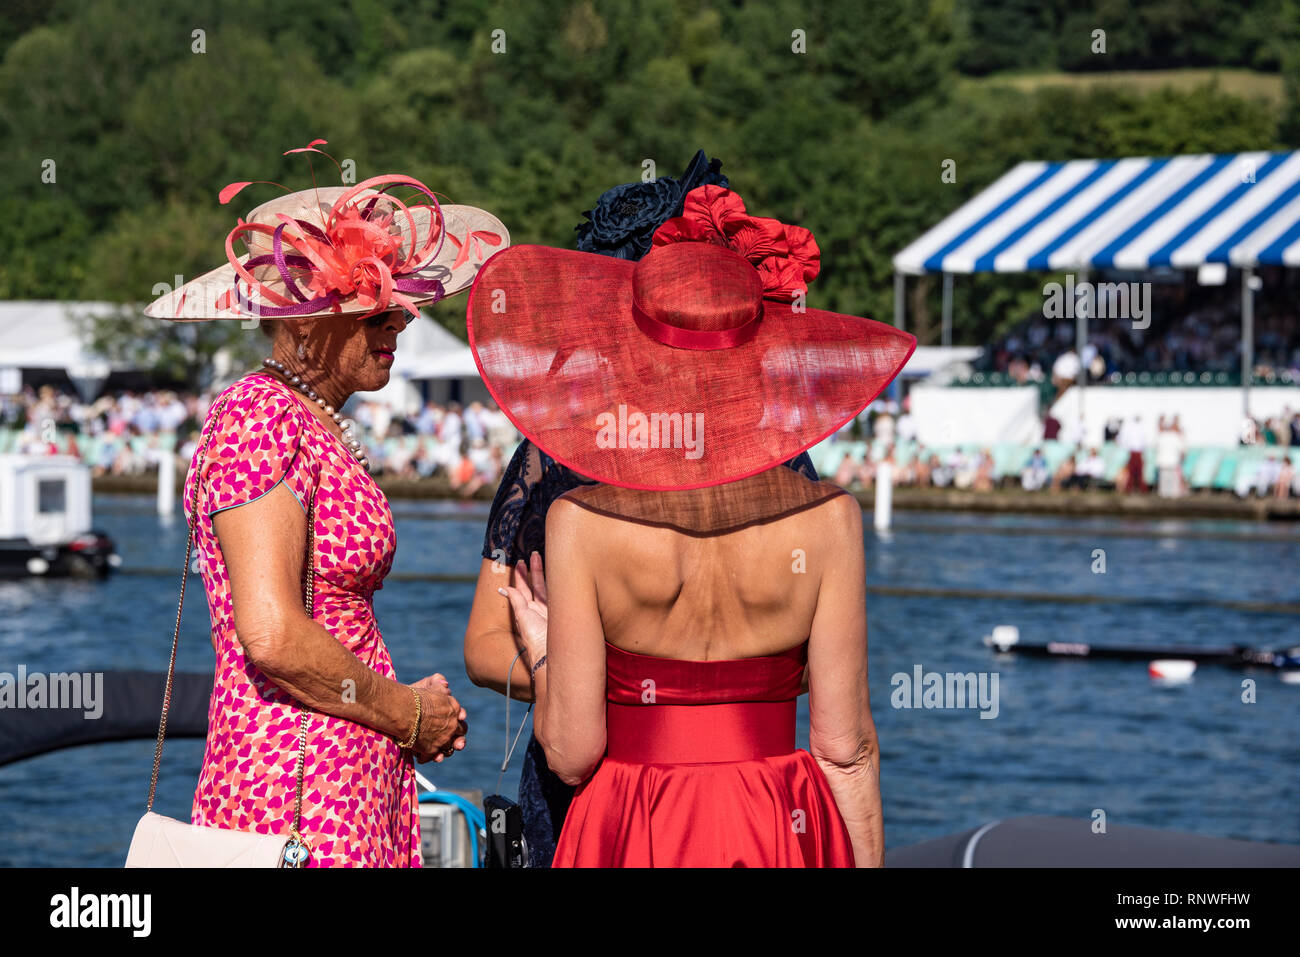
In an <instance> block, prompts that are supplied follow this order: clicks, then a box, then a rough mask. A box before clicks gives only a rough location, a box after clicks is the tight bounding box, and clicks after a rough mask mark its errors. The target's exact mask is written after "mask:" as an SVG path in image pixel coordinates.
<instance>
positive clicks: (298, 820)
mask: <svg viewBox="0 0 1300 957" xmlns="http://www.w3.org/2000/svg"><path fill="white" fill-rule="evenodd" d="M229 398H230V397H229V396H226V397H224V398H223V399H222V400H221V402H220V403H218V405H217V407H216V409H215V410H214V411H213V413H212V424H211V426H209V428H208V431H207V434H206V435H204V436H203V437H202V441H201V442H200V443H199V448H198V457H197V460H196V463H195V466H194V509H193V511H191V512H190V515H189V534H188V535H187V536H186V538H185V565H184V567H182V568H181V593H180V598H179V599H177V602H176V627H175V628H174V629H173V631H172V650H171V657H170V658H169V659H168V661H167V683H166V685H165V686H164V689H163V704H162V715H161V717H160V718H159V719H158V742H157V744H156V745H155V747H154V753H153V773H152V774H151V775H150V778H149V803H148V805H147V806H146V810H147V811H152V810H153V802H154V796H155V794H156V793H157V790H158V769H159V768H160V767H161V766H162V751H163V741H164V739H165V738H166V737H167V714H168V712H169V711H170V710H171V704H172V686H173V684H174V680H175V677H176V649H177V647H178V645H179V644H180V636H181V611H182V609H184V607H185V585H186V582H187V581H188V578H189V571H190V556H191V553H192V551H193V548H194V526H195V524H196V523H197V519H198V513H199V497H200V494H201V493H202V491H203V487H202V483H203V461H204V458H205V456H206V455H207V446H208V443H209V442H210V441H211V439H212V434H213V433H214V432H215V431H216V429H217V423H218V422H219V421H221V413H222V411H223V410H224V409H225V406H226V402H227V401H229ZM315 552H316V494H315V490H313V491H312V496H311V500H310V502H309V503H308V506H307V550H306V562H307V576H306V577H307V583H306V588H305V589H304V594H303V607H304V608H305V610H306V612H307V617H308V618H314V617H315V608H316V605H315V597H316V563H315V560H314V559H315ZM310 722H311V712H310V711H309V710H308V709H307V708H306V707H304V708H303V712H302V724H301V727H300V729H299V732H298V785H297V789H296V793H295V796H294V806H293V831H292V834H291V835H290V840H289V844H296V845H298V846H299V847H301V848H303V849H304V850H305V849H306V848H307V842H306V841H305V840H303V838H302V835H301V828H302V781H303V773H304V770H305V767H306V764H307V729H308V727H309V725H310ZM305 861H306V855H305V854H304V855H301V856H299V857H298V858H297V859H296V861H295V862H294V863H290V864H289V865H288V866H294V867H301V866H302V864H303V863H305Z"/></svg>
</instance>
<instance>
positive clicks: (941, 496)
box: [93, 475, 1300, 522]
mask: <svg viewBox="0 0 1300 957" xmlns="http://www.w3.org/2000/svg"><path fill="white" fill-rule="evenodd" d="M378 482H379V487H380V488H382V489H383V490H384V494H385V495H387V496H388V497H389V498H390V499H448V500H453V501H483V502H490V501H492V497H493V495H494V494H495V493H496V488H495V487H494V486H488V487H485V488H481V489H479V490H478V492H477V494H475V495H473V496H469V497H466V496H463V495H460V494H459V493H457V492H455V491H453V490H452V488H451V486H450V485H449V484H448V483H447V482H446V480H444V479H437V478H432V479H395V478H381V479H379V480H378ZM93 488H94V491H95V493H96V494H102V495H140V494H145V495H153V494H155V493H156V492H157V488H158V483H157V480H156V479H155V478H154V477H153V476H151V475H139V476H132V475H103V476H99V477H98V478H96V479H95V480H94V482H93ZM853 494H854V496H855V497H856V498H857V500H858V501H859V502H861V503H862V507H863V508H865V509H868V510H870V509H872V508H874V507H875V494H874V492H873V491H872V490H870V489H866V490H858V491H855V492H854V493H853ZM179 495H180V486H179V483H178V485H177V497H178V498H179ZM894 508H896V509H899V510H903V511H918V512H986V513H995V514H1023V515H1072V516H1081V517H1082V516H1097V515H1104V516H1111V517H1121V518H1222V519H1236V520H1238V521H1258V522H1295V521H1300V499H1271V498H1270V499H1260V498H1248V499H1241V498H1238V497H1237V496H1235V495H1232V494H1230V493H1226V492H1198V493H1195V494H1192V495H1188V496H1186V497H1184V498H1160V497H1159V496H1156V495H1121V494H1119V493H1118V492H1100V491H1098V492H1056V493H1053V492H1026V491H1023V490H1021V489H1018V488H1007V489H995V490H994V491H992V492H969V491H961V490H959V489H945V488H896V489H894Z"/></svg>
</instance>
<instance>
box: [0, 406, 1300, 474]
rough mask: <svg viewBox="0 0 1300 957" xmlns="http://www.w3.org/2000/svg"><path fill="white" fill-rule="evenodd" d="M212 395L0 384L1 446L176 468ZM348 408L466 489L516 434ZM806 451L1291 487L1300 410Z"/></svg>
mask: <svg viewBox="0 0 1300 957" xmlns="http://www.w3.org/2000/svg"><path fill="white" fill-rule="evenodd" d="M211 399H212V397H211V396H210V395H208V394H202V395H196V394H192V393H184V392H176V391H171V390H166V389H161V390H152V391H142V392H133V391H123V392H117V393H114V394H106V395H102V396H100V397H99V398H97V399H95V400H94V401H92V402H83V401H82V400H81V399H80V398H79V397H78V396H77V395H76V394H75V393H73V392H70V391H64V390H60V389H56V388H54V387H53V386H48V385H47V386H42V387H41V388H40V389H38V390H33V389H31V388H26V389H24V391H23V392H21V393H19V394H17V395H8V396H0V452H19V453H24V454H54V453H67V454H72V455H75V456H77V457H78V458H80V459H81V460H82V461H84V462H85V463H86V464H87V465H89V466H90V467H91V469H92V472H93V474H94V475H97V476H98V475H143V474H146V473H149V472H151V471H153V470H154V469H156V468H157V466H158V462H159V459H160V458H161V457H162V456H166V455H172V456H176V465H177V467H178V469H179V470H182V471H183V470H184V469H185V468H187V467H188V464H189V461H190V459H191V457H192V456H193V453H194V450H195V447H196V443H197V442H198V438H199V433H198V429H199V426H200V423H201V422H202V421H203V417H204V415H205V414H206V412H207V409H208V406H209V403H210V402H211ZM350 411H351V414H352V417H353V419H354V420H355V421H356V422H357V423H358V424H359V426H360V429H359V432H360V434H361V436H362V438H363V441H364V442H365V445H366V448H367V454H368V456H369V458H370V461H371V463H372V465H371V468H372V470H373V471H374V472H375V473H376V474H378V475H382V476H388V477H396V478H406V479H429V478H439V479H442V480H444V481H445V482H446V483H447V484H448V485H449V486H450V487H451V488H453V489H454V490H456V491H458V492H460V493H461V494H464V495H471V494H473V493H475V492H476V491H478V490H479V489H480V488H483V487H484V486H488V487H491V486H494V485H495V484H496V483H497V482H498V481H499V480H500V477H501V474H502V471H503V469H504V466H505V464H506V462H507V461H508V460H509V456H510V454H511V452H512V451H513V449H514V448H515V445H516V444H517V443H518V441H519V434H518V432H517V431H516V430H515V428H514V425H513V424H512V423H511V422H510V420H509V419H508V418H507V417H506V416H505V414H504V413H503V412H501V410H500V409H498V408H497V407H496V406H495V404H484V403H480V402H471V403H469V404H468V405H466V406H465V407H463V408H462V407H461V406H460V405H459V404H457V403H454V402H453V403H448V404H446V405H442V404H438V403H427V404H426V405H424V406H423V407H422V408H421V409H420V410H419V411H418V412H417V413H415V414H414V415H409V416H404V415H401V414H397V413H394V412H393V411H392V410H391V409H390V408H389V407H388V406H386V405H383V404H382V403H379V402H373V401H362V402H359V403H358V404H357V405H356V407H355V408H354V409H352V410H350ZM810 453H811V454H812V457H813V462H814V464H815V466H816V467H817V469H818V472H819V473H820V474H822V475H824V476H825V477H827V478H830V479H832V480H833V481H835V482H836V483H837V484H839V485H842V486H844V487H846V488H870V487H871V486H872V485H873V484H874V483H875V482H876V480H877V476H878V475H879V473H880V470H881V467H882V466H884V465H888V467H889V468H890V471H891V480H892V482H893V484H895V485H901V486H909V487H917V488H954V489H961V490H971V491H991V490H992V489H994V488H996V487H1006V486H1012V487H1019V488H1021V489H1023V490H1025V491H1031V492H1036V491H1052V492H1069V491H1073V490H1084V489H1114V490H1117V491H1120V492H1128V493H1146V492H1153V493H1157V494H1159V495H1161V496H1165V497H1178V496H1181V495H1186V494H1188V493H1189V492H1191V491H1193V490H1204V489H1217V490H1222V491H1231V492H1233V493H1235V494H1237V495H1238V496H1242V497H1247V496H1270V497H1276V498H1291V497H1300V412H1296V413H1292V412H1290V411H1286V412H1284V413H1283V414H1281V415H1278V416H1275V417H1272V418H1268V419H1261V420H1257V421H1254V422H1248V423H1246V424H1245V427H1243V429H1242V438H1241V447H1240V448H1238V449H1236V450H1230V449H1229V450H1202V449H1189V448H1188V447H1187V443H1186V442H1185V440H1184V439H1183V434H1182V427H1181V423H1180V422H1179V421H1178V418H1177V417H1176V416H1171V417H1169V418H1167V419H1166V418H1161V420H1160V421H1159V422H1158V423H1155V425H1154V433H1153V432H1152V431H1151V430H1150V427H1149V426H1147V425H1146V424H1144V423H1143V422H1142V421H1141V419H1140V417H1137V416H1134V417H1133V418H1130V419H1128V420H1126V421H1119V420H1115V421H1112V422H1110V423H1108V424H1107V426H1106V430H1105V436H1104V440H1103V442H1102V444H1101V445H1089V444H1086V443H1085V442H1084V441H1083V438H1082V435H1081V434H1080V432H1079V429H1078V428H1077V427H1075V428H1074V429H1071V428H1070V427H1069V426H1068V425H1065V426H1063V425H1062V423H1059V422H1056V421H1055V420H1054V419H1052V418H1051V417H1050V416H1049V417H1047V418H1046V419H1045V421H1044V423H1043V436H1042V441H1041V442H1035V443H1030V444H1023V443H1019V444H1001V445H997V446H985V447H980V446H970V445H962V444H953V445H951V446H934V445H926V444H924V443H922V442H921V441H919V440H918V436H917V430H916V425H915V422H914V421H913V419H912V416H911V415H910V414H909V412H908V409H907V402H906V400H904V402H903V403H902V405H901V406H900V404H899V403H897V402H893V401H885V400H879V401H877V402H874V403H872V405H871V406H870V407H869V408H868V409H867V410H866V411H865V412H863V414H862V415H861V416H859V417H858V419H857V420H855V421H854V422H852V423H850V424H849V425H848V426H846V427H845V428H844V429H842V430H841V431H840V432H839V433H837V434H836V435H834V436H832V437H831V439H829V440H827V441H826V442H823V443H821V444H820V445H818V446H816V447H814V448H813V449H812V450H810Z"/></svg>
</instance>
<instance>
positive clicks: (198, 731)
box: [0, 671, 212, 765]
mask: <svg viewBox="0 0 1300 957" xmlns="http://www.w3.org/2000/svg"><path fill="white" fill-rule="evenodd" d="M103 674H104V684H103V689H102V692H101V694H102V699H103V700H102V707H103V711H102V713H101V714H100V716H99V717H97V718H87V717H86V715H85V713H84V711H82V710H80V709H76V708H5V709H4V717H3V719H2V720H0V765H5V764H9V763H10V762H13V761H19V760H22V759H23V758H30V757H34V756H35V755H38V754H45V753H46V752H48V751H57V750H59V749H60V748H70V747H73V746H74V745H78V744H94V743H97V742H100V741H125V740H130V739H133V738H156V737H157V736H158V716H159V713H160V712H161V711H162V699H163V685H164V683H165V682H166V680H167V675H166V674H164V673H163V672H158V671H105V672H104V673H103ZM211 695H212V675H211V674H193V673H188V672H179V671H178V672H177V673H176V681H175V683H174V685H173V687H172V705H171V712H170V714H169V715H168V717H167V737H168V738H202V737H206V736H207V733H208V699H209V697H211Z"/></svg>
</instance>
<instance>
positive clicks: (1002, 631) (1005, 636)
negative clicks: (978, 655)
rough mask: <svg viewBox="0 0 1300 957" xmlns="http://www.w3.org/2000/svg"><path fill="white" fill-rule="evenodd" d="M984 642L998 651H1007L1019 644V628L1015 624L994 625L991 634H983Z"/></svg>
mask: <svg viewBox="0 0 1300 957" xmlns="http://www.w3.org/2000/svg"><path fill="white" fill-rule="evenodd" d="M984 644H985V645H987V646H988V647H990V648H996V649H997V650H998V651H1000V652H1004V653H1005V652H1008V651H1010V650H1011V649H1012V647H1014V646H1015V645H1018V644H1020V629H1019V628H1017V627H1016V626H1015V625H994V626H993V634H991V635H985V636H984Z"/></svg>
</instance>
